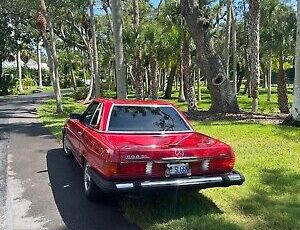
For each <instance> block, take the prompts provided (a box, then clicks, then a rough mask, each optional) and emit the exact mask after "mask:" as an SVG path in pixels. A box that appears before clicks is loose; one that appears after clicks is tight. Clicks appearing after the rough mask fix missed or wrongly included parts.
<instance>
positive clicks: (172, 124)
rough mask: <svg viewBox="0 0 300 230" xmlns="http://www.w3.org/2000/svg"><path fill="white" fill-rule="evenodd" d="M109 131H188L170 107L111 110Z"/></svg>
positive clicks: (119, 107)
mask: <svg viewBox="0 0 300 230" xmlns="http://www.w3.org/2000/svg"><path fill="white" fill-rule="evenodd" d="M108 130H109V131H136V132H153V131H189V130H190V128H189V126H188V125H187V123H186V122H185V121H184V120H183V119H182V117H181V116H180V114H179V113H178V112H177V111H176V110H175V109H174V108H173V107H171V106H160V107H151V106H117V105H115V106H114V107H113V109H112V112H111V116H110V122H109V127H108Z"/></svg>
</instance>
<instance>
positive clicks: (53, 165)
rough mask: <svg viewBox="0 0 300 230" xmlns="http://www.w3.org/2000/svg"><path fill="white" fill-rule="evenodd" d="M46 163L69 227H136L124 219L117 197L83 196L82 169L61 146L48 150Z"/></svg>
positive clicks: (56, 200)
mask: <svg viewBox="0 0 300 230" xmlns="http://www.w3.org/2000/svg"><path fill="white" fill-rule="evenodd" d="M47 167H48V174H49V179H50V186H51V188H52V192H53V196H54V199H55V203H56V205H57V207H58V210H59V213H60V215H61V217H62V219H63V221H64V223H65V225H66V226H67V228H68V229H82V230H93V229H97V230H98V229H116V230H117V229H138V227H137V226H136V225H135V224H131V223H128V222H127V221H126V219H125V218H124V217H123V215H122V213H121V211H120V209H119V207H118V205H117V202H116V201H113V200H111V201H107V202H105V203H103V202H99V203H93V202H90V201H88V200H87V199H86V197H85V195H84V188H83V183H82V170H81V169H80V167H79V166H78V164H77V162H76V161H75V159H74V158H67V157H66V156H64V153H63V151H62V149H52V150H50V151H48V153H47Z"/></svg>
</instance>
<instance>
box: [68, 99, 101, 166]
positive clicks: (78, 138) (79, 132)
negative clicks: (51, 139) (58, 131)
mask: <svg viewBox="0 0 300 230" xmlns="http://www.w3.org/2000/svg"><path fill="white" fill-rule="evenodd" d="M98 107H99V103H98V102H92V103H91V104H90V105H89V106H88V108H87V109H86V110H85V112H84V113H83V114H82V118H81V119H80V121H76V122H74V123H73V127H72V129H73V130H74V132H73V133H74V138H73V143H72V145H73V146H74V148H75V149H76V151H74V153H73V154H74V157H75V158H76V160H77V161H78V162H79V163H81V161H80V156H81V154H82V149H81V146H82V142H83V141H84V140H83V138H82V136H83V134H84V132H85V130H86V129H87V128H88V126H89V125H90V123H91V121H92V119H93V116H94V114H95V112H96V110H97V108H98Z"/></svg>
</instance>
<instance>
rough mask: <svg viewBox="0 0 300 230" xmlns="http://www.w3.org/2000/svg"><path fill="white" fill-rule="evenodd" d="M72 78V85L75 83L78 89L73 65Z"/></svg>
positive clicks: (74, 86) (74, 85) (75, 88)
mask: <svg viewBox="0 0 300 230" xmlns="http://www.w3.org/2000/svg"><path fill="white" fill-rule="evenodd" d="M71 78H72V85H73V88H74V91H76V90H77V84H76V77H75V73H74V69H73V66H72V68H71Z"/></svg>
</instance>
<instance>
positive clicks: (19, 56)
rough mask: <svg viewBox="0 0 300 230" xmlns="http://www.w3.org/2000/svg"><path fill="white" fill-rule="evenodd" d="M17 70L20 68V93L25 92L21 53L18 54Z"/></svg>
mask: <svg viewBox="0 0 300 230" xmlns="http://www.w3.org/2000/svg"><path fill="white" fill-rule="evenodd" d="M17 68H18V79H19V91H20V92H21V93H22V92H23V84H22V65H21V52H20V51H18V53H17Z"/></svg>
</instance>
